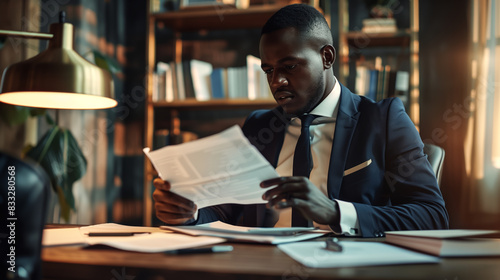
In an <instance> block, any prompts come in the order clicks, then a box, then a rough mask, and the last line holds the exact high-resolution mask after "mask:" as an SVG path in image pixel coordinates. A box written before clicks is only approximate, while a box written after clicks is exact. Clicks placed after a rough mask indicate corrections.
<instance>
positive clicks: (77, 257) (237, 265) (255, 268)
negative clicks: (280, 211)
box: [42, 239, 500, 280]
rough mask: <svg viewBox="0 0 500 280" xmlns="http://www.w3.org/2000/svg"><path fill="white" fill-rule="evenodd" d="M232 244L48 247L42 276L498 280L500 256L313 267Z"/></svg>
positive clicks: (266, 248)
mask: <svg viewBox="0 0 500 280" xmlns="http://www.w3.org/2000/svg"><path fill="white" fill-rule="evenodd" d="M372 240H373V239H372ZM372 240H370V241H372ZM379 240H380V241H382V240H383V239H379ZM231 245H233V247H234V251H232V252H229V253H219V254H196V255H180V256H176V255H164V254H161V253H155V254H145V253H135V252H127V251H120V250H116V249H111V248H82V247H78V246H63V247H51V248H44V249H43V250H42V261H43V264H42V272H43V279H65V280H66V279H92V280H98V279H106V280H110V279H115V280H142V279H151V280H163V279H165V280H167V279H169V280H170V279H200V280H205V279H218V280H219V279H222V280H224V279H259V280H261V279H264V280H265V279H281V280H292V279H293V280H306V279H307V280H313V279H439V280H465V279H500V257H497V258H493V257H489V258H488V257H481V258H455V259H451V258H446V259H442V261H441V263H439V264H416V265H395V266H372V267H354V268H331V269H314V268H307V267H304V266H302V265H301V264H299V263H297V262H295V261H294V260H292V259H291V258H289V257H288V256H287V255H286V254H285V253H283V252H281V251H280V250H279V249H278V248H277V247H276V246H272V245H255V244H231ZM374 257H376V256H374Z"/></svg>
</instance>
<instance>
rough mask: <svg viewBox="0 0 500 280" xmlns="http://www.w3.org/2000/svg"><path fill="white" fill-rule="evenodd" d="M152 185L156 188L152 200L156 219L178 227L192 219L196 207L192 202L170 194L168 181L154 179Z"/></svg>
mask: <svg viewBox="0 0 500 280" xmlns="http://www.w3.org/2000/svg"><path fill="white" fill-rule="evenodd" d="M153 185H154V186H155V188H156V189H155V191H154V192H153V199H154V201H155V209H156V216H157V217H158V219H160V220H161V221H163V222H165V223H167V224H170V225H180V224H185V223H186V222H187V221H189V220H191V219H193V218H194V214H195V213H196V210H197V206H196V204H194V202H193V201H191V200H189V199H187V198H185V197H182V196H180V195H177V194H175V193H173V192H171V191H170V183H169V182H168V181H163V180H162V179H160V178H155V179H154V181H153Z"/></svg>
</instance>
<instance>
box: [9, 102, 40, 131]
mask: <svg viewBox="0 0 500 280" xmlns="http://www.w3.org/2000/svg"><path fill="white" fill-rule="evenodd" d="M45 112H46V110H45V109H41V108H31V107H23V106H15V105H11V104H7V103H1V102H0V117H2V118H3V119H4V121H5V122H6V123H7V124H8V125H10V126H14V125H20V124H23V123H24V122H25V121H26V120H27V119H28V117H29V116H32V117H34V116H39V115H43V114H45Z"/></svg>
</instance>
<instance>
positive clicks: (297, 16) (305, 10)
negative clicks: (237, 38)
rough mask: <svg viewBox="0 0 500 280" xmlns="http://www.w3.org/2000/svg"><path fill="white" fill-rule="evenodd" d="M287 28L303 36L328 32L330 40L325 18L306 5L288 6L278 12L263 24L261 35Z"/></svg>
mask: <svg viewBox="0 0 500 280" xmlns="http://www.w3.org/2000/svg"><path fill="white" fill-rule="evenodd" d="M289 27H293V28H295V29H297V30H298V31H299V32H300V33H301V34H303V35H307V34H308V33H309V32H311V31H313V32H318V31H320V32H328V35H329V37H330V38H331V32H330V27H329V26H328V23H327V22H326V19H325V17H324V16H323V15H322V14H321V13H320V12H319V11H318V10H316V8H314V7H312V6H310V5H307V4H293V5H288V6H285V7H283V8H281V9H280V10H278V11H277V12H276V13H275V14H274V15H272V16H271V17H270V18H269V19H268V20H267V22H266V24H264V26H263V27H262V30H261V35H264V34H267V33H271V32H274V31H276V30H280V29H284V28H289Z"/></svg>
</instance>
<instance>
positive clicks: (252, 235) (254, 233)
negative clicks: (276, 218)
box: [160, 221, 330, 244]
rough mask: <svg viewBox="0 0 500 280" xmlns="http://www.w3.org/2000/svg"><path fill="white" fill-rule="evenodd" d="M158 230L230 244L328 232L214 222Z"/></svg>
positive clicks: (284, 240)
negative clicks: (213, 238)
mask: <svg viewBox="0 0 500 280" xmlns="http://www.w3.org/2000/svg"><path fill="white" fill-rule="evenodd" d="M160 228H162V229H166V230H170V231H173V232H180V233H184V234H188V235H192V236H214V237H221V238H225V239H227V240H230V241H231V242H247V243H248V242H250V243H267V244H283V243H288V242H296V241H302V240H308V239H313V238H316V237H320V236H323V235H325V234H327V233H329V232H330V231H328V230H321V229H315V228H312V227H310V228H309V227H288V228H264V227H242V226H233V225H230V224H226V223H224V222H221V221H216V222H212V223H208V224H201V225H195V226H161V227H160Z"/></svg>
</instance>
